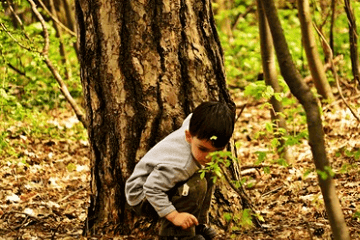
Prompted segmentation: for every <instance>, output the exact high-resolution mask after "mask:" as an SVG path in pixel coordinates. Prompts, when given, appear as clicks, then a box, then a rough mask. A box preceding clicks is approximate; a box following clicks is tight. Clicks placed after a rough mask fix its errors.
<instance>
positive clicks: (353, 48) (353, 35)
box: [345, 0, 360, 85]
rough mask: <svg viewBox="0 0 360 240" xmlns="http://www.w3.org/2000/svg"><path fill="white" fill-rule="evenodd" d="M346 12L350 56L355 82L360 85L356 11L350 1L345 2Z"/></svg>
mask: <svg viewBox="0 0 360 240" xmlns="http://www.w3.org/2000/svg"><path fill="white" fill-rule="evenodd" d="M345 11H346V15H347V18H348V23H349V40H350V56H351V67H352V73H353V76H354V81H355V82H358V84H359V85H360V68H359V52H358V47H357V40H358V35H357V30H356V19H355V14H354V11H353V10H352V8H351V5H350V1H349V0H345Z"/></svg>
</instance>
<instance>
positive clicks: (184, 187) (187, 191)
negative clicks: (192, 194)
mask: <svg viewBox="0 0 360 240" xmlns="http://www.w3.org/2000/svg"><path fill="white" fill-rule="evenodd" d="M189 189H190V187H189V185H187V184H186V183H185V184H184V185H183V191H182V194H181V195H183V196H187V195H188V194H189Z"/></svg>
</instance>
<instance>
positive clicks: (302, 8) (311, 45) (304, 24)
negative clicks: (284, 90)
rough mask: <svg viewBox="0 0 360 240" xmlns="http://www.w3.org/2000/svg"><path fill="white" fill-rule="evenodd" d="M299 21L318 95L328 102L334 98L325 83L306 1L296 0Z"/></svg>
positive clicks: (325, 79) (327, 84) (326, 82)
mask: <svg viewBox="0 0 360 240" xmlns="http://www.w3.org/2000/svg"><path fill="white" fill-rule="evenodd" d="M297 3H298V9H299V19H300V23H301V33H302V43H303V45H304V48H305V52H306V56H307V60H308V66H309V68H310V72H311V75H312V78H313V81H314V84H315V87H316V89H317V91H318V93H319V94H320V95H321V96H322V97H323V98H324V99H328V100H333V99H334V96H333V93H332V90H331V87H330V84H329V82H328V81H327V78H326V75H325V71H324V66H323V64H322V62H321V60H320V55H319V52H318V50H317V46H316V42H315V37H314V34H313V31H312V21H311V14H310V8H309V1H308V0H298V1H297Z"/></svg>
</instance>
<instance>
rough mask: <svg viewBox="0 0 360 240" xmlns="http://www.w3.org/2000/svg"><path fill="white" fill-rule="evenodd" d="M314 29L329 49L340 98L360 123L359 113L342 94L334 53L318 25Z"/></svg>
mask: <svg viewBox="0 0 360 240" xmlns="http://www.w3.org/2000/svg"><path fill="white" fill-rule="evenodd" d="M314 28H315V30H316V31H317V33H318V34H319V36H320V37H321V39H322V41H323V43H324V46H325V47H326V48H327V52H328V54H329V62H330V64H331V70H332V72H333V74H334V77H335V81H336V86H337V89H338V91H339V94H340V97H341V98H342V100H343V101H344V103H345V105H346V106H347V107H348V108H349V110H350V112H351V113H352V114H353V116H354V117H355V118H356V119H357V120H358V121H359V122H360V118H359V116H358V115H357V113H356V112H355V111H354V110H353V109H352V107H351V106H350V105H349V104H348V102H347V101H346V99H345V98H344V95H343V94H342V91H341V87H340V84H339V77H338V75H337V72H336V68H335V64H334V61H333V53H332V50H331V48H330V46H329V44H328V43H327V41H326V39H325V37H324V35H323V34H322V33H321V32H320V31H319V29H318V28H317V27H316V25H314Z"/></svg>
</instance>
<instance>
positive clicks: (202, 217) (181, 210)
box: [125, 102, 235, 240]
mask: <svg viewBox="0 0 360 240" xmlns="http://www.w3.org/2000/svg"><path fill="white" fill-rule="evenodd" d="M234 121H235V112H234V111H231V109H230V108H229V107H228V106H227V104H226V103H222V102H204V103H202V104H200V105H199V106H198V107H197V108H195V110H194V111H193V113H192V114H190V115H189V116H188V117H187V118H186V119H185V120H184V122H183V125H182V126H181V127H180V128H179V129H178V130H176V131H174V132H173V133H171V134H170V135H168V136H167V137H165V138H164V139H163V140H162V141H160V142H159V143H158V144H156V145H155V146H154V147H153V148H152V149H150V151H149V152H147V153H146V154H145V156H144V157H143V158H142V159H141V160H140V161H139V163H138V164H137V165H136V166H135V169H134V172H133V173H132V175H131V176H130V178H129V179H128V180H127V182H126V186H125V194H126V199H127V202H128V204H129V205H130V206H131V207H132V208H133V209H134V211H135V212H136V213H137V214H139V215H142V216H148V217H152V218H156V217H157V216H159V217H160V234H159V235H160V239H164V240H190V239H192V240H204V239H206V240H207V239H214V238H215V236H216V232H215V230H214V229H212V228H210V227H207V226H206V225H205V224H206V223H207V221H208V216H207V214H208V210H209V208H210V202H211V196H212V190H213V184H212V180H211V179H210V174H207V176H206V177H205V178H204V179H201V178H200V174H199V173H198V170H200V169H201V168H202V167H203V166H205V165H206V163H208V162H209V161H210V158H208V157H207V155H208V154H209V153H210V152H214V151H220V150H223V149H224V148H225V146H226V145H227V143H228V142H229V140H230V138H231V135H232V133H233V131H234Z"/></svg>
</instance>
